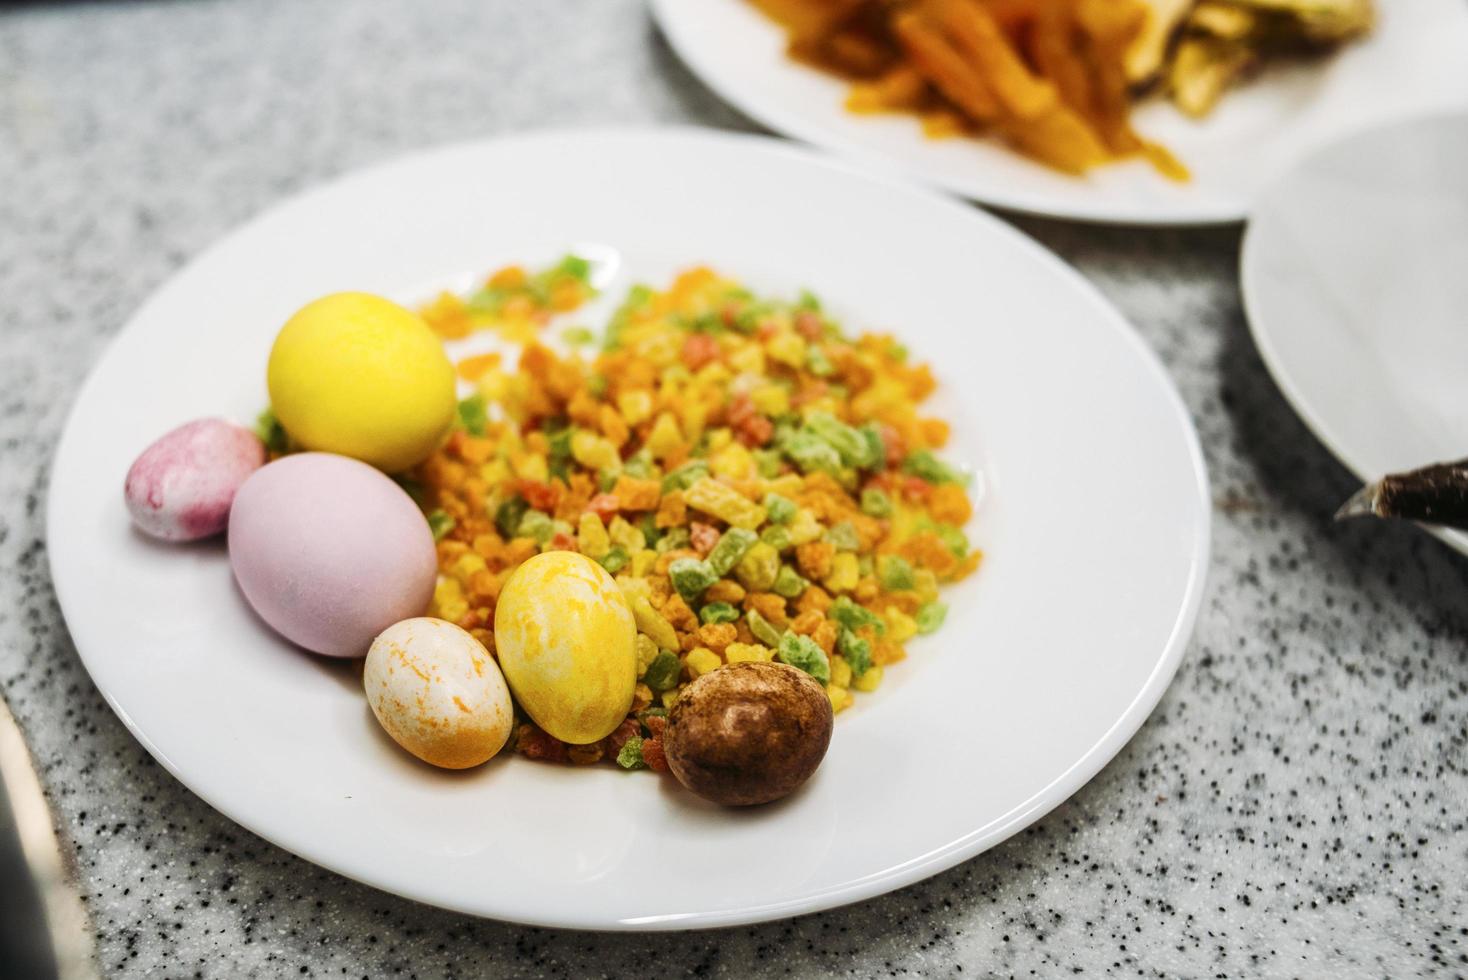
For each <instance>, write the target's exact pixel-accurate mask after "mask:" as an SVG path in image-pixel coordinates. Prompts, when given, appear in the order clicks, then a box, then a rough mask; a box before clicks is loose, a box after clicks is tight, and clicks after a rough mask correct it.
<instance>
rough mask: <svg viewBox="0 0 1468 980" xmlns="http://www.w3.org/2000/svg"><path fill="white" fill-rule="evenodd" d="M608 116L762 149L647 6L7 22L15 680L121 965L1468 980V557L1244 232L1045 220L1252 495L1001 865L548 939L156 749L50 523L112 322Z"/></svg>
mask: <svg viewBox="0 0 1468 980" xmlns="http://www.w3.org/2000/svg"><path fill="white" fill-rule="evenodd" d="M592 122H596V123H606V122H699V123H705V124H710V125H724V126H734V127H742V128H748V124H747V123H744V122H742V121H741V120H739V119H738V118H737V117H736V116H734V115H733V114H732V113H731V112H729V111H728V110H726V109H724V108H722V107H721V106H720V104H719V103H718V102H717V101H716V100H715V99H714V98H713V97H712V96H711V95H710V94H709V93H708V92H707V91H705V90H704V89H703V88H701V87H700V85H699V84H698V83H697V82H695V81H694V80H693V79H692V78H691V77H690V76H689V75H688V74H687V73H686V72H685V71H684V70H683V69H682V68H681V67H680V66H679V65H678V64H677V63H676V62H675V61H674V59H673V58H672V56H671V55H670V54H669V53H668V51H667V50H666V48H665V47H664V45H663V44H662V43H661V41H660V40H658V39H657V37H656V35H655V33H654V32H653V30H652V28H651V26H650V24H649V22H648V20H647V17H646V15H645V14H644V12H643V11H642V9H641V7H640V5H639V4H638V3H637V2H636V0H535V2H526V0H457V2H450V0H442V2H438V0H435V2H421V3H413V4H407V3H396V2H380V3H371V2H335V3H324V2H317V3H302V2H298V0H274V2H267V0H260V2H249V3H246V2H243V0H240V2H225V0H193V2H186V0H175V2H169V3H163V2H155V3H141V2H134V3H112V4H81V3H64V4H56V5H24V4H23V5H19V6H15V5H6V6H5V7H3V8H0V343H3V347H0V353H3V358H0V406H3V410H0V440H3V450H0V460H3V462H0V681H3V684H4V691H5V694H6V696H7V697H8V698H9V699H10V701H11V702H12V704H13V705H14V710H15V714H16V715H17V717H18V718H19V719H20V721H21V723H22V725H23V727H24V728H25V730H26V733H27V735H28V737H29V738H30V740H31V743H32V745H33V746H34V749H35V753H36V755H37V757H38V759H39V762H40V764H41V766H42V767H43V770H44V773H43V778H44V781H45V783H46V785H47V787H48V788H49V792H50V794H51V796H52V799H53V801H54V803H55V805H56V807H57V808H58V811H59V819H60V823H61V826H62V829H63V830H64V832H65V834H66V835H67V836H68V837H69V838H70V840H71V841H72V842H73V843H74V846H75V849H76V854H77V858H78V861H79V864H80V868H81V871H82V874H83V876H84V886H85V890H86V893H87V901H88V904H89V907H90V909H91V912H92V914H93V916H94V917H95V922H96V927H97V930H98V933H99V946H100V957H101V962H102V964H103V966H104V968H105V970H106V972H107V973H108V974H109V975H115V976H143V975H168V976H189V975H200V976H241V977H255V976H258V977H273V976H353V977H357V976H362V977H366V976H371V977H390V976H404V977H407V976H416V977H421V978H429V977H447V976H460V977H464V976H479V975H487V974H491V973H493V974H505V975H508V974H521V975H546V976H588V975H618V976H620V975H650V974H656V975H660V976H673V975H677V974H680V973H682V972H684V971H691V972H694V973H697V974H703V975H710V974H712V975H727V976H745V975H760V976H765V975H770V976H773V975H808V974H831V975H877V974H890V975H908V976H949V975H955V974H957V973H959V972H960V968H961V972H962V973H963V974H964V975H966V976H973V975H980V976H982V975H987V974H993V975H999V976H1009V975H1016V976H1059V975H1072V974H1080V975H1086V976H1096V975H1102V976H1147V977H1151V976H1157V977H1162V976H1220V977H1225V976H1226V977H1253V976H1317V977H1318V976H1326V975H1331V976H1394V977H1405V976H1419V975H1432V974H1438V975H1454V974H1459V973H1465V972H1468V828H1465V817H1464V811H1465V802H1468V790H1465V771H1464V768H1465V763H1464V759H1465V752H1468V660H1465V650H1468V575H1465V572H1468V565H1465V563H1464V562H1463V561H1462V560H1460V559H1459V558H1457V557H1456V556H1455V555H1453V554H1451V553H1449V552H1448V551H1447V550H1446V549H1445V548H1443V547H1442V546H1441V545H1439V544H1437V543H1436V542H1435V541H1433V540H1431V539H1429V538H1428V537H1426V536H1425V535H1421V534H1419V533H1416V532H1414V531H1413V530H1412V529H1410V528H1407V527H1387V526H1375V527H1372V526H1365V525H1361V526H1350V527H1336V526H1333V525H1331V524H1330V523H1329V522H1328V520H1327V514H1328V512H1329V510H1330V509H1331V505H1332V504H1333V502H1335V501H1337V500H1339V499H1340V498H1341V497H1342V495H1343V494H1345V493H1347V492H1348V491H1349V490H1350V489H1351V480H1350V478H1349V477H1348V475H1347V474H1346V473H1345V471H1344V470H1342V469H1341V468H1340V467H1339V466H1337V465H1336V464H1335V463H1334V462H1333V461H1332V459H1331V458H1330V457H1329V456H1328V455H1327V454H1326V452H1325V451H1324V450H1323V449H1322V448H1320V446H1319V445H1318V444H1317V443H1316V442H1315V441H1314V440H1313V439H1312V438H1311V436H1310V435H1309V433H1308V432H1306V430H1305V429H1304V428H1303V426H1302V425H1301V424H1300V423H1299V422H1298V421H1296V419H1295V418H1294V416H1293V415H1292V414H1291V413H1290V411H1289V409H1288V407H1287V406H1286V405H1285V403H1284V401H1283V400H1282V399H1281V397H1280V395H1279V394H1278V393H1277V391H1276V389H1275V388H1274V386H1273V384H1272V383H1271V382H1270V380H1269V378H1268V377H1267V375H1266V374H1265V372H1264V369H1263V367H1262V366H1261V364H1260V361H1259V358H1258V356H1257V355H1256V353H1255V351H1254V349H1253V347H1252V345H1251V343H1250V341H1249V338H1248V334H1247V331H1246V328H1245V326H1244V323H1243V320H1242V316H1241V313H1240V308H1239V296H1238V292H1237V289H1236V287H1235V284H1234V283H1235V255H1236V251H1237V244H1238V241H1237V233H1236V232H1234V231H1228V230H1224V231H1212V232H1201V233H1172V232H1163V233H1159V232H1142V231H1133V230H1121V229H1097V228H1087V227H1079V226H1071V225H1066V224H1062V223H1053V222H1044V221H1035V220H1028V219H1025V220H1020V221H1019V224H1020V225H1021V226H1022V227H1023V228H1024V229H1025V230H1027V231H1029V232H1030V233H1032V234H1033V235H1035V236H1036V237H1038V238H1039V239H1041V240H1042V241H1044V242H1045V243H1046V244H1048V245H1050V246H1051V247H1053V248H1054V249H1056V250H1057V251H1059V252H1060V253H1061V254H1062V255H1063V256H1065V257H1066V258H1067V259H1069V260H1070V261H1072V262H1074V263H1075V264H1076V265H1078V266H1079V267H1080V268H1081V269H1082V270H1083V271H1084V272H1085V273H1086V274H1087V275H1088V276H1090V277H1091V278H1092V279H1093V280H1095V281H1096V282H1097V283H1098V284H1099V285H1100V286H1101V288H1102V289H1103V290H1105V292H1106V293H1107V294H1109V295H1110V296H1111V297H1112V298H1113V299H1114V300H1115V301H1116V302H1117V303H1118V304H1119V305H1120V306H1121V307H1122V309H1124V310H1125V311H1126V312H1127V313H1128V314H1129V315H1130V316H1131V317H1132V318H1133V320H1134V321H1135V322H1136V323H1137V324H1138V326H1139V327H1140V329H1141V331H1142V333H1143V334H1144V335H1145V336H1146V338H1147V339H1148V340H1149V341H1150V342H1151V343H1152V344H1154V345H1155V346H1156V347H1157V348H1158V349H1159V350H1160V351H1161V353H1162V356H1163V358H1164V360H1165V361H1166V363H1167V366H1168V368H1169V369H1170V370H1171V371H1172V374H1173V376H1174V377H1175V378H1176V379H1177V381H1178V383H1179V385H1180V386H1181V388H1182V391H1183V395H1184V397H1185V398H1186V400H1187V402H1188V405H1189V406H1190V407H1191V409H1192V410H1193V412H1194V414H1195V416H1196V417H1197V419H1198V424H1199V427H1200V430H1201V433H1202V436H1203V442H1204V445H1205V447H1206V450H1207V453H1208V462H1209V466H1210V468H1211V471H1212V480H1213V492H1214V496H1215V499H1216V500H1217V502H1218V506H1217V508H1216V510H1215V514H1214V516H1215V531H1214V546H1215V547H1214V560H1213V567H1212V571H1211V584H1210V589H1209V594H1208V598H1207V599H1206V601H1205V605H1204V609H1203V613H1202V617H1201V620H1200V622H1199V626H1198V631H1197V635H1196V637H1195V639H1194V641H1193V644H1192V649H1191V651H1190V653H1189V656H1188V658H1187V660H1186V662H1185V663H1184V665H1183V667H1182V670H1181V673H1180V674H1179V675H1178V678H1177V681H1176V683H1175V684H1174V685H1173V686H1172V689H1171V690H1170V692H1169V693H1168V694H1167V696H1166V697H1165V698H1164V699H1163V701H1162V704H1161V706H1160V707H1159V708H1158V710H1157V713H1156V714H1155V716H1154V717H1153V718H1152V719H1151V721H1150V722H1149V723H1148V724H1147V725H1146V726H1145V727H1144V728H1143V729H1142V731H1141V732H1140V734H1138V735H1137V737H1136V738H1135V739H1134V740H1133V741H1132V743H1131V744H1130V746H1128V748H1127V749H1126V750H1125V751H1123V752H1122V754H1121V755H1120V756H1119V757H1118V758H1117V760H1116V761H1115V762H1114V763H1113V764H1112V765H1111V766H1109V767H1108V768H1107V769H1106V770H1105V771H1104V772H1103V773H1102V774H1101V775H1100V777H1099V778H1097V779H1096V780H1095V781H1094V782H1093V783H1092V784H1091V785H1090V786H1088V787H1087V788H1086V789H1084V790H1083V791H1082V792H1080V793H1079V794H1078V795H1077V796H1076V797H1075V798H1074V799H1073V800H1071V801H1070V802H1069V803H1068V804H1066V805H1064V806H1062V807H1061V808H1060V809H1059V810H1057V811H1056V812H1054V813H1053V814H1051V815H1050V816H1049V817H1047V818H1046V819H1044V820H1042V821H1041V822H1040V823H1039V824H1037V825H1036V826H1035V827H1033V828H1032V829H1031V830H1029V831H1028V832H1026V833H1023V834H1021V835H1020V836H1019V837H1018V838H1016V839H1014V840H1011V841H1010V842H1009V843H1007V844H1005V845H1003V846H1000V847H998V848H996V849H995V850H993V851H992V852H990V853H988V854H985V855H983V856H981V857H979V858H977V859H975V860H973V861H970V862H968V863H967V864H964V865H961V866H960V867H958V868H955V869H954V870H952V871H950V872H948V873H946V874H942V875H939V876H938V877H936V878H934V879H932V880H930V881H927V882H925V883H922V884H919V885H916V886H914V887H911V888H907V889H905V890H903V891H900V892H898V893H895V894H892V895H889V896H886V897H884V898H880V899H877V900H874V901H870V902H866V903H864V904H861V905H858V906H855V907H851V908H848V909H844V910H839V911H835V912H831V913H827V914H821V915H815V916H811V917H807V918H802V919H798V920H794V921H790V922H784V923H777V924H772V925H766V926H763V927H758V928H741V929H734V930H730V931H726V932H719V933H701V934H692V935H688V936H682V937H667V936H659V937H646V938H643V937H637V936H622V937H615V936H598V935H587V934H573V933H556V932H547V931H540V930H527V929H521V928H516V927H512V926H507V925H502V924H498V923H493V922H481V921H474V920H470V919H466V918H463V917H460V916H456V915H451V914H447V913H443V912H439V911H435V910H433V909H429V908H425V907H422V906H419V905H415V904H412V903H410V902H406V901H403V900H400V899H397V898H394V897H391V896H388V895H384V894H381V893H378V892H375V891H372V890H371V889H368V888H364V887H362V886H359V885H356V884H353V883H351V882H348V881H345V880H343V879H341V878H338V877H336V876H335V875H332V874H329V873H327V872H324V871H320V870H318V869H316V868H314V867H313V866H311V865H309V864H306V863H304V862H302V861H299V860H297V859H295V858H293V857H291V856H289V855H287V854H285V853H283V852H281V851H279V850H277V849H275V848H274V847H272V846H270V845H268V844H265V843H263V842H262V841H260V840H258V839H256V838H254V837H252V836H251V835H250V834H248V833H246V832H244V831H241V830H240V829H238V828H236V827H235V826H234V825H232V824H231V823H230V822H229V821H227V820H226V819H224V818H223V817H221V816H219V815H218V814H216V813H215V812H213V811H212V810H210V809H209V808H208V807H207V806H205V805H204V804H203V803H201V802H200V801H198V800H197V799H195V798H194V797H193V796H192V795H191V794H190V793H189V792H188V791H187V790H185V789H184V788H183V787H182V786H180V785H179V784H178V783H177V782H175V781H174V780H173V779H172V778H171V777H169V776H168V775H167V774H166V773H164V772H163V770H162V769H160V768H159V767H158V766H157V765H156V764H154V763H153V762H152V760H151V759H150V758H149V757H148V755H147V754H146V753H145V752H144V751H143V749H142V748H141V747H140V746H139V745H138V744H137V743H136V742H134V741H133V740H132V738H130V737H129V736H128V734H127V733H126V731H124V729H123V727H122V725H121V723H120V722H119V721H118V720H117V719H116V718H115V717H114V716H113V715H112V713H111V712H110V711H109V710H108V709H107V707H106V706H105V705H104V704H103V702H102V700H101V698H100V697H99V696H98V695H97V693H96V691H95V689H94V688H93V686H92V684H91V683H90V681H89V680H88V678H87V675H86V673H85V672H84V671H83V670H82V668H81V665H80V663H79V661H78V660H77V657H76V653H75V651H74V650H73V648H72V646H71V643H70V640H69V639H68V636H67V633H66V629H65V627H64V625H63V624H62V622H61V619H60V617H59V615H58V612H57V609H56V605H55V600H54V598H53V595H52V592H51V587H50V584H49V582H48V578H47V573H46V560H45V543H44V541H43V538H42V521H43V516H44V496H45V491H46V473H47V467H48V463H49V459H50V455H51V452H52V448H53V445H54V443H55V441H56V438H57V435H58V433H59V431H60V428H61V424H62V421H63V418H64V413H65V411H66V409H67V406H68V404H69V402H70V400H71V397H72V395H73V393H74V391H75V389H76V387H77V385H78V384H79V382H80V381H81V378H82V376H83V374H84V373H85V371H86V370H87V368H88V366H89V365H90V364H91V362H92V361H93V360H94V359H95V358H96V357H97V356H98V355H99V354H100V352H101V350H102V347H103V345H104V344H105V342H106V341H107V338H108V337H109V336H110V335H111V334H112V333H113V332H114V331H116V330H117V329H118V328H119V327H120V326H121V324H122V323H123V322H124V320H125V319H126V317H127V316H128V314H129V313H130V312H131V311H132V310H133V308H134V307H136V306H137V305H138V303H139V302H140V301H141V300H142V299H143V298H144V297H145V296H146V295H147V294H148V292H149V291H150V290H152V289H153V288H155V287H156V286H157V285H158V284H159V283H161V282H162V281H163V280H164V279H165V278H166V277H167V276H168V275H169V274H170V273H172V272H173V271H174V270H175V269H176V268H178V266H179V265H180V263H182V262H183V261H184V260H185V259H186V258H187V257H188V256H189V255H191V254H192V253H194V252H195V251H197V250H198V249H200V248H201V247H202V246H204V245H206V244H207V243H209V242H210V241H211V240H213V239H214V238H216V237H218V236H219V235H221V234H222V233H224V232H225V231H227V230H228V229H229V228H230V227H231V226H233V225H235V224H236V223H237V222H239V221H241V220H242V219H244V218H246V217H248V216H249V215H251V214H253V213H255V212H257V211H258V210H260V209H261V208H263V207H265V206H266V205H268V204H270V203H272V202H274V201H276V200H277V199H279V198H280V197H282V196H283V195H286V194H289V193H291V192H293V191H295V190H297V189H299V188H302V187H305V186H307V185H310V184H312V183H314V182H316V181H319V180H321V179H322V178H325V177H328V176H331V175H333V174H336V173H340V172H342V171H344V170H347V169H350V168H353V167H356V166H359V165H361V164H365V163H370V162H372V161H376V160H380V159H383V158H385V157H388V156H391V155H393V154H396V153H399V152H401V151H403V150H405V149H408V148H411V147H415V146H418V145H421V144H423V143H429V142H435V141H442V140H447V139H454V138H460V137H465V136H470V135H482V134H489V133H496V132H506V131H510V130H516V129H521V128H524V127H527V126H533V125H542V124H552V123H553V124H565V125H573V124H579V123H592ZM0 972H3V970H0Z"/></svg>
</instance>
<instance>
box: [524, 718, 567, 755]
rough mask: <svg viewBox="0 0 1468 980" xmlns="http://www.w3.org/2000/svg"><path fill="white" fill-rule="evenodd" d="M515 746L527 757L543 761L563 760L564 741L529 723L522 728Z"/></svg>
mask: <svg viewBox="0 0 1468 980" xmlns="http://www.w3.org/2000/svg"><path fill="white" fill-rule="evenodd" d="M516 747H517V748H518V749H519V750H520V751H521V752H522V753H523V754H524V755H525V757H526V758H528V759H539V760H541V761H543V762H565V761H566V743H565V742H562V741H561V740H560V739H557V738H552V737H551V736H550V735H548V734H546V733H545V732H543V731H541V730H540V729H539V728H536V727H534V726H531V725H527V726H526V727H525V729H522V731H521V733H520V738H519V740H518V742H517V743H516Z"/></svg>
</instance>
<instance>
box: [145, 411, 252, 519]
mask: <svg viewBox="0 0 1468 980" xmlns="http://www.w3.org/2000/svg"><path fill="white" fill-rule="evenodd" d="M264 462H265V446H264V444H263V443H261V442H260V440H259V439H258V438H256V436H255V434H254V433H253V432H250V431H249V430H248V429H242V428H240V427H239V426H238V425H235V424H234V423H232V422H226V421H224V420H223V419H197V420H195V421H193V422H189V423H187V424H186V425H181V426H179V427H178V428H177V429H174V430H173V431H171V432H169V433H167V434H165V435H164V436H162V437H161V438H159V439H158V441H157V442H154V443H153V444H152V445H151V446H149V447H148V448H147V449H144V450H143V453H142V455H141V456H139V457H138V458H137V460H136V461H135V462H134V463H133V465H132V467H131V468H129V469H128V471H127V479H126V480H125V481H124V482H123V499H124V500H125V501H126V502H127V509H128V513H129V514H131V515H132V519H133V523H134V524H136V525H137V526H138V527H139V528H140V529H141V530H143V531H145V532H146V533H148V534H151V535H152V536H153V537H155V538H162V539H163V540H165V541H194V540H197V539H199V538H207V537H209V536H210V535H212V534H218V533H219V532H220V531H223V530H224V528H225V526H226V525H227V524H228V523H229V508H230V504H231V503H232V502H233V500H234V495H235V492H236V491H238V490H239V488H240V485H241V484H243V483H244V482H245V480H246V479H248V478H249V476H250V474H251V473H253V472H255V471H256V470H258V469H259V468H260V467H261V466H262V465H263V464H264Z"/></svg>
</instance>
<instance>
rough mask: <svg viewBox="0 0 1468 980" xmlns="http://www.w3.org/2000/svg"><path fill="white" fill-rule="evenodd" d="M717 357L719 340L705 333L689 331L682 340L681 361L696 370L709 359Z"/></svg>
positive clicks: (712, 359) (713, 359)
mask: <svg viewBox="0 0 1468 980" xmlns="http://www.w3.org/2000/svg"><path fill="white" fill-rule="evenodd" d="M718 359H719V342H718V341H717V340H715V339H714V338H713V337H711V336H709V335H708V334H706V333H691V334H689V335H688V339H687V340H685V341H683V363H684V364H686V365H688V370H690V371H697V370H698V369H699V368H701V367H703V366H704V365H705V364H707V363H709V362H710V361H716V360H718Z"/></svg>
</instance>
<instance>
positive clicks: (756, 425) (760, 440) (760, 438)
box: [734, 415, 775, 449]
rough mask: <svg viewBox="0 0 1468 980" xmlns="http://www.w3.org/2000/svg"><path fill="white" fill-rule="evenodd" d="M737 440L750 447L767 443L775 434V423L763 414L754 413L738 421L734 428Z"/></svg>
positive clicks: (753, 447) (754, 447)
mask: <svg viewBox="0 0 1468 980" xmlns="http://www.w3.org/2000/svg"><path fill="white" fill-rule="evenodd" d="M734 433H735V435H736V436H737V437H738V439H739V441H740V442H741V443H743V444H744V445H745V446H748V447H749V448H750V449H758V448H759V447H761V446H764V445H765V444H767V443H768V442H769V441H770V439H771V437H773V436H774V434H775V423H773V422H771V421H770V420H769V419H767V418H765V417H764V416H763V415H754V416H751V417H750V418H747V419H745V420H743V421H742V422H740V423H738V425H736V426H735V429H734Z"/></svg>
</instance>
